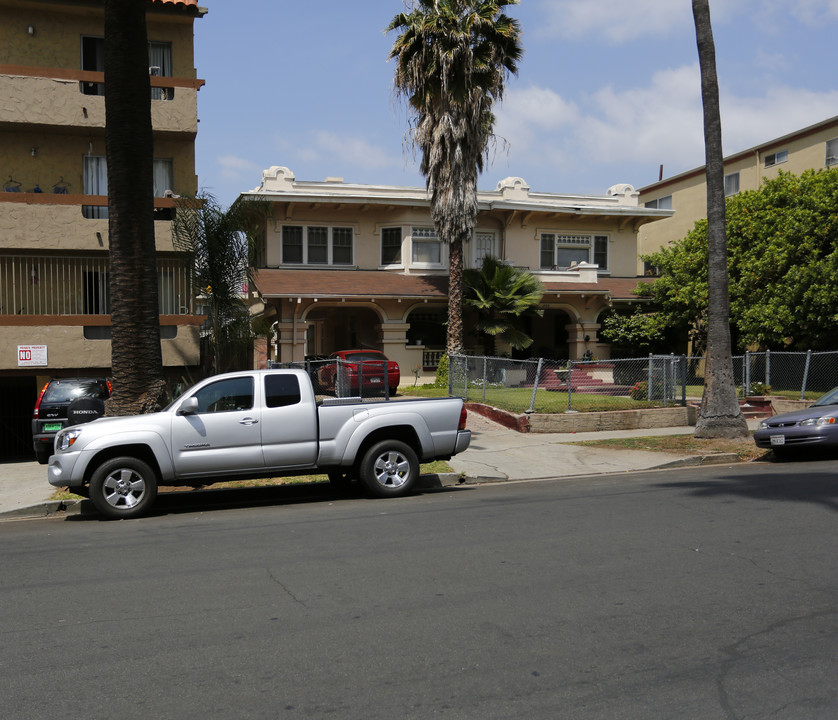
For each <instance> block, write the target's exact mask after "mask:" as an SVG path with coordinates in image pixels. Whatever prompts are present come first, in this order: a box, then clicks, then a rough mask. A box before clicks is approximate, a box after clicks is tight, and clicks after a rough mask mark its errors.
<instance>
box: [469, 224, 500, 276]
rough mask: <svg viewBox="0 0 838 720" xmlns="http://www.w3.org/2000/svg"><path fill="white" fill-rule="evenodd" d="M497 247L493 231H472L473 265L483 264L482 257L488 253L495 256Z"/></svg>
mask: <svg viewBox="0 0 838 720" xmlns="http://www.w3.org/2000/svg"><path fill="white" fill-rule="evenodd" d="M497 254H498V248H497V242H496V236H495V233H493V232H487V231H483V230H476V231H475V233H474V267H476V268H479V267H482V266H483V259H484V258H485V257H487V256H488V255H493V256H495V257H497Z"/></svg>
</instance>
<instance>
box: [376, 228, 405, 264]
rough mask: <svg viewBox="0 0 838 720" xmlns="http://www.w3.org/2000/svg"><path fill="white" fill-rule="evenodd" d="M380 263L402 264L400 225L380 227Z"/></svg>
mask: <svg viewBox="0 0 838 720" xmlns="http://www.w3.org/2000/svg"><path fill="white" fill-rule="evenodd" d="M381 264H382V265H401V264H402V229H401V228H400V227H387V228H381Z"/></svg>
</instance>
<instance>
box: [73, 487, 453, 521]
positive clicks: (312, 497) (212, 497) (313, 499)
mask: <svg viewBox="0 0 838 720" xmlns="http://www.w3.org/2000/svg"><path fill="white" fill-rule="evenodd" d="M450 490H452V488H448V487H444V486H443V485H442V484H441V483H439V481H436V482H433V481H425V482H424V483H423V484H422V485H421V486H420V487H417V488H416V489H415V490H414V492H413V493H411V495H408V496H407V497H406V498H402V499H409V498H410V497H411V496H416V495H421V494H425V493H430V492H445V491H450ZM369 499H371V498H370V496H369V495H367V494H366V493H365V492H364V490H363V489H362V488H361V487H360V485H358V483H354V484H353V486H352V487H351V488H348V489H346V490H343V491H338V490H335V489H334V488H333V487H332V486H331V485H330V484H329V483H328V482H316V483H299V484H294V485H269V486H262V487H245V488H221V489H213V488H211V487H210V488H205V489H197V490H180V489H178V490H176V491H164V492H160V493H159V494H158V495H157V499H156V500H155V501H154V504H153V505H152V506H151V508H150V509H149V510H148V512H146V513H143V515H142V516H141V517H140V518H138V519H142V518H144V517H160V516H164V515H175V514H179V513H192V512H210V511H214V510H231V509H239V508H249V507H268V506H280V505H298V504H303V503H317V502H331V501H347V500H369ZM395 499H397V500H398V499H400V498H395ZM88 520H103V521H105V520H107V519H106V518H104V517H103V516H102V515H100V514H99V512H98V511H97V510H96V508H95V507H94V506H93V503H92V502H91V501H90V500H83V501H82V503H81V512H80V513H78V514H74V515H68V516H67V518H66V521H67V522H79V521H88Z"/></svg>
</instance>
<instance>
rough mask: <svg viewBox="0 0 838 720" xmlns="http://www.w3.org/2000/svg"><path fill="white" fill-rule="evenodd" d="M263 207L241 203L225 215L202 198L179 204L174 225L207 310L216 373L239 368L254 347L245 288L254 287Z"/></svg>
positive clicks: (210, 362) (212, 201)
mask: <svg viewBox="0 0 838 720" xmlns="http://www.w3.org/2000/svg"><path fill="white" fill-rule="evenodd" d="M263 207H264V206H263V205H262V204H261V203H259V202H237V203H234V204H233V205H232V206H231V207H230V208H228V209H227V210H224V209H223V208H221V206H220V205H219V204H218V202H217V201H216V199H215V198H214V197H213V196H212V195H208V194H204V195H202V196H200V197H199V198H198V202H195V201H189V200H183V201H181V202H180V203H179V206H178V209H177V213H176V215H175V219H174V221H173V222H172V235H173V237H174V243H175V247H176V248H177V249H178V250H179V251H180V252H182V253H184V254H185V255H186V257H187V258H188V261H189V262H190V264H191V268H192V274H193V283H194V287H195V289H196V292H198V293H200V295H201V297H202V299H203V301H204V303H205V306H206V308H207V318H208V323H209V332H208V335H207V338H208V343H209V358H208V365H209V367H210V370H211V371H212V372H214V373H218V372H223V371H226V370H229V369H233V368H234V366H236V365H241V364H242V363H243V362H244V361H243V359H242V358H243V356H244V355H246V351H249V349H250V347H251V345H252V342H253V338H254V331H253V328H252V325H251V316H250V308H249V307H248V303H247V300H246V293H245V287H246V286H248V284H249V283H250V282H252V274H251V268H252V267H253V266H254V263H253V261H252V260H253V258H252V248H253V244H254V238H255V236H256V233H257V232H258V229H259V228H260V227H261V226H262V224H263V218H264V211H263ZM237 369H240V368H237Z"/></svg>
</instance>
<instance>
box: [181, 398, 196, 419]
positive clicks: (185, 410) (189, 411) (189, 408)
mask: <svg viewBox="0 0 838 720" xmlns="http://www.w3.org/2000/svg"><path fill="white" fill-rule="evenodd" d="M196 412H198V398H196V397H195V396H194V395H193V396H192V397H188V398H186V400H184V401H183V402H182V403H181V404H180V407H179V408H178V409H177V414H178V415H194V414H195V413H196Z"/></svg>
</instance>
